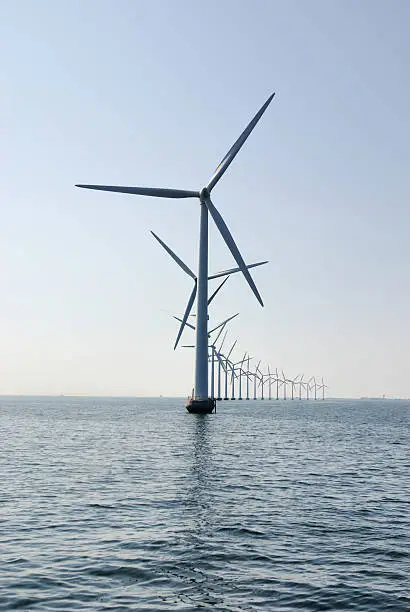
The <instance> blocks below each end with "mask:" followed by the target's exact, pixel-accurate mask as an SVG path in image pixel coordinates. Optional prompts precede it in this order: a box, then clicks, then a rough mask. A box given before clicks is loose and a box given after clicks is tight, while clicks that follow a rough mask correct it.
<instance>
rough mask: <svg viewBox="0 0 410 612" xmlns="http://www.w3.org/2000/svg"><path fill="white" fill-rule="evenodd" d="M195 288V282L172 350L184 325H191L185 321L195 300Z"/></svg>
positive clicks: (176, 344)
mask: <svg viewBox="0 0 410 612" xmlns="http://www.w3.org/2000/svg"><path fill="white" fill-rule="evenodd" d="M196 289H197V283H195V285H194V288H193V289H192V293H191V295H190V297H189V300H188V304H187V307H186V309H185V313H184V316H183V317H182V321H181V326H180V328H179V331H178V335H177V339H176V340H175V344H174V351H175V349H176V348H177V346H178V342H179V339H180V337H181V335H182V332H183V331H184V327H185V325H189V326H190V327H192V326H191V324H190V323H187V319H188V317H189V313H190V312H191V308H192V305H193V303H194V301H195V298H196Z"/></svg>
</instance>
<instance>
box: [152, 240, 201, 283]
mask: <svg viewBox="0 0 410 612" xmlns="http://www.w3.org/2000/svg"><path fill="white" fill-rule="evenodd" d="M151 234H152V235H153V236H154V238H155V239H156V240H158V242H159V243H160V245H161V246H162V247H163V248H164V249H165V250H166V252H167V253H168V255H170V256H171V257H172V259H173V260H174V261H175V262H176V263H177V264H178V265H179V267H180V268H182V269H183V271H184V272H186V273H187V274H188V276H190V277H191V278H193V279H194V281H195V282H196V276H195V274H194V273H193V272H192V270H190V269H189V268H188V266H187V265H186V264H184V262H183V261H182V259H180V258H179V257H178V255H176V254H175V253H174V251H173V250H172V249H170V248H169V246H167V245H166V244H165V242H164V241H163V240H161V238H160V237H159V236H157V235H156V234H154V232H153V231H152V230H151Z"/></svg>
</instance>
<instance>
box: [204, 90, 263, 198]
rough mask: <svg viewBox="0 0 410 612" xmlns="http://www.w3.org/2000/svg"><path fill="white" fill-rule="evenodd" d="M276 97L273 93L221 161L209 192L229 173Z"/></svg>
mask: <svg viewBox="0 0 410 612" xmlns="http://www.w3.org/2000/svg"><path fill="white" fill-rule="evenodd" d="M274 95H275V94H274V93H273V94H272V95H270V96H269V98H268V99H267V100H266V102H265V104H264V105H263V106H262V107H261V108H260V109H259V110H258V112H257V113H256V115H255V116H254V118H253V119H252V121H251V122H250V123H249V124H248V125H247V127H246V128H245V129H244V131H243V132H242V134H241V135H240V136H239V138H238V140H237V141H236V142H235V143H234V144H233V145H232V147H231V148H230V149H229V151H228V153H227V154H226V155H225V157H224V158H223V160H222V161H221V163H220V164H219V166H218V167H217V169H216V170H215V172H214V174H213V176H212V178H211V180H210V181H209V183H208V185H207V189H208V191H212V189H213V188H214V187H215V185H216V184H217V182H218V181H219V179H220V178H221V177H222V176H223V174H225V172H226V171H227V169H228V168H229V166H230V165H231V163H232V162H233V160H234V159H235V157H236V155H237V154H238V152H239V150H240V149H241V148H242V146H243V144H244V143H245V141H246V139H247V138H248V136H249V134H250V133H251V132H252V130H253V128H254V127H255V125H256V124H257V123H258V121H259V119H260V118H261V117H262V115H263V113H264V112H265V110H266V109H267V108H268V106H269V104H270V103H271V101H272V98H273V96H274Z"/></svg>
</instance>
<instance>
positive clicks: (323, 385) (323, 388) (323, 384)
mask: <svg viewBox="0 0 410 612" xmlns="http://www.w3.org/2000/svg"><path fill="white" fill-rule="evenodd" d="M328 388H329V387H328V386H327V385H325V383H324V382H323V376H322V384H321V385H319V386H318V389H319V391H320V389H322V400H324V399H325V389H328Z"/></svg>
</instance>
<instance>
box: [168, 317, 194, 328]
mask: <svg viewBox="0 0 410 612" xmlns="http://www.w3.org/2000/svg"><path fill="white" fill-rule="evenodd" d="M172 318H173V319H175V320H176V321H179V322H180V323H182V321H183V319H181V318H180V317H176V316H175V315H173V316H172ZM185 325H186V326H187V327H190V328H191V329H193V330H194V331H195V329H196V327H194V326H193V325H191V323H185Z"/></svg>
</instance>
